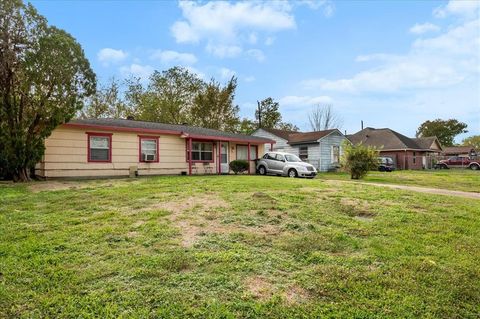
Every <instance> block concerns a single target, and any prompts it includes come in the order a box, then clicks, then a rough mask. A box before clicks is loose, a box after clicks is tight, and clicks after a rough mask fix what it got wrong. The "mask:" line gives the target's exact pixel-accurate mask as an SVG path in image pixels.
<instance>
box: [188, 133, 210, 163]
mask: <svg viewBox="0 0 480 319" xmlns="http://www.w3.org/2000/svg"><path fill="white" fill-rule="evenodd" d="M193 143H205V144H206V143H208V144H212V160H211V161H202V160H193V159H192V163H214V162H215V143H214V142H212V141H204V140H194V139H192V144H193ZM188 152H189V149H188V139H185V159H186V162H187V163H188Z"/></svg>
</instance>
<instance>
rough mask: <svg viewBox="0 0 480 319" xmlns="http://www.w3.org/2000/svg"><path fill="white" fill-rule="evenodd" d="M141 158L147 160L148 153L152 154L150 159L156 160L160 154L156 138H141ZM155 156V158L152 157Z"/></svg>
mask: <svg viewBox="0 0 480 319" xmlns="http://www.w3.org/2000/svg"><path fill="white" fill-rule="evenodd" d="M140 147H141V160H142V161H146V160H147V155H150V156H149V158H148V160H149V161H156V160H157V156H158V151H157V140H156V139H143V138H142V139H141V146H140ZM151 156H153V159H151Z"/></svg>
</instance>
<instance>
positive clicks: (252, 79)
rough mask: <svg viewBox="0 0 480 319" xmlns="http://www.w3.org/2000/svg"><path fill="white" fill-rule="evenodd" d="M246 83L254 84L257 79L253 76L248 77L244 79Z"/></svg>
mask: <svg viewBox="0 0 480 319" xmlns="http://www.w3.org/2000/svg"><path fill="white" fill-rule="evenodd" d="M244 81H245V82H253V81H255V77H254V76H253V75H249V76H246V77H245V78H244Z"/></svg>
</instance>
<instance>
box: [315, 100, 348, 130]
mask: <svg viewBox="0 0 480 319" xmlns="http://www.w3.org/2000/svg"><path fill="white" fill-rule="evenodd" d="M308 121H309V122H310V127H311V128H312V130H313V131H324V130H328V129H332V128H337V129H340V128H341V126H342V124H343V120H342V119H341V117H340V116H339V115H338V114H336V113H335V112H334V111H333V107H332V105H330V104H325V105H321V104H317V105H315V106H314V108H313V110H312V111H311V112H310V114H309V115H308Z"/></svg>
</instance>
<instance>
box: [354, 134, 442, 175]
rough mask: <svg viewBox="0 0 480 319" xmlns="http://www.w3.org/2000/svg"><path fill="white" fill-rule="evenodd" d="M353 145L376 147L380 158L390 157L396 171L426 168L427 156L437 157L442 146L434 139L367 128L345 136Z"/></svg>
mask: <svg viewBox="0 0 480 319" xmlns="http://www.w3.org/2000/svg"><path fill="white" fill-rule="evenodd" d="M347 137H348V139H349V140H350V141H351V142H352V143H353V144H359V143H362V144H363V145H366V146H372V147H376V148H378V149H379V150H380V155H381V156H386V157H391V158H392V159H393V161H394V163H395V165H396V168H397V169H423V168H426V167H428V165H429V163H428V159H427V157H428V156H433V155H438V154H439V153H440V152H441V151H442V146H441V145H440V142H439V141H438V139H437V138H436V137H421V138H409V137H407V136H405V135H402V134H400V133H398V132H396V131H394V130H391V129H389V128H380V129H375V128H371V127H367V128H365V129H363V130H361V131H359V132H357V133H355V134H353V135H347Z"/></svg>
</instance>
